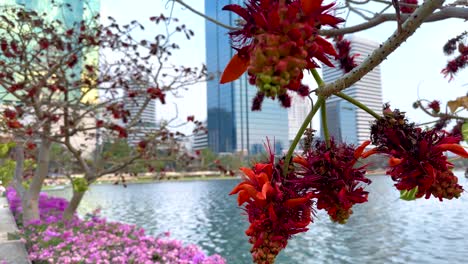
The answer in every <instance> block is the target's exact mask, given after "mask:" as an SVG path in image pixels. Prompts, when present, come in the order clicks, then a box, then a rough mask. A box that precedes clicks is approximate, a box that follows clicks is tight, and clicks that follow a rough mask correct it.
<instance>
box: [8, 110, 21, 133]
mask: <svg viewBox="0 0 468 264" xmlns="http://www.w3.org/2000/svg"><path fill="white" fill-rule="evenodd" d="M3 116H4V117H5V120H6V125H7V126H8V127H9V128H13V129H16V128H21V127H23V125H22V124H21V123H20V122H19V121H18V119H17V117H18V113H17V112H16V111H14V110H11V109H8V108H6V109H5V110H4V111H3Z"/></svg>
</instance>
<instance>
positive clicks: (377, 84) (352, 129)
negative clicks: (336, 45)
mask: <svg viewBox="0 0 468 264" xmlns="http://www.w3.org/2000/svg"><path fill="white" fill-rule="evenodd" d="M347 39H348V40H350V41H351V54H359V56H358V57H357V58H356V63H357V64H358V65H359V64H360V63H362V61H363V60H364V59H365V58H367V56H368V55H370V53H371V52H372V51H373V50H374V49H375V48H377V47H378V46H379V44H378V43H376V42H373V41H370V40H366V39H363V38H360V37H357V36H355V35H353V36H349V37H348V38H347ZM322 74H323V79H324V81H325V82H326V83H330V82H333V81H334V80H336V79H338V78H339V77H341V76H342V75H343V74H344V73H343V71H342V70H341V69H340V68H339V67H335V68H330V67H327V66H324V67H323V70H322ZM344 93H345V94H347V95H349V96H351V97H353V98H355V99H356V100H358V101H360V102H362V103H363V104H365V105H367V106H368V107H369V108H370V109H372V110H374V111H375V112H377V113H380V112H381V111H382V82H381V74H380V66H377V67H376V68H375V69H374V70H372V71H371V72H370V73H368V74H366V75H365V76H364V77H363V78H362V79H361V80H360V81H358V82H356V83H355V84H353V85H352V86H351V87H349V88H347V89H346V90H345V91H344ZM326 108H327V123H328V129H329V132H330V136H332V137H334V138H335V139H336V140H337V141H339V142H346V143H351V144H361V143H362V142H364V141H366V140H369V136H370V124H371V122H372V121H373V120H374V117H372V116H371V115H369V114H368V113H366V112H365V111H364V110H362V109H359V108H357V107H356V106H354V105H353V104H351V103H349V102H347V101H345V100H343V99H341V98H339V97H336V96H332V97H330V98H329V100H327V103H326ZM321 131H322V136H323V129H322V130H321Z"/></svg>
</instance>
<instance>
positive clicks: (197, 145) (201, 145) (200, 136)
mask: <svg viewBox="0 0 468 264" xmlns="http://www.w3.org/2000/svg"><path fill="white" fill-rule="evenodd" d="M203 126H204V127H206V121H205V122H203ZM206 148H208V131H206V130H204V129H201V130H199V131H197V132H195V133H194V134H193V141H192V150H202V149H206Z"/></svg>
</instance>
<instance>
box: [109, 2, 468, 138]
mask: <svg viewBox="0 0 468 264" xmlns="http://www.w3.org/2000/svg"><path fill="white" fill-rule="evenodd" d="M210 1H215V0H210ZM167 2H168V0H132V1H131V2H129V1H128V0H101V11H102V17H107V16H108V15H111V16H113V17H115V18H116V19H117V20H118V21H121V22H123V23H125V22H129V21H131V20H133V19H137V20H139V21H148V18H149V17H150V16H155V15H159V14H161V13H164V14H167V15H169V14H171V13H172V16H173V17H177V18H179V19H180V20H181V21H182V22H184V23H186V24H187V26H188V27H189V28H191V29H192V30H193V31H194V32H195V37H194V38H192V39H191V40H188V41H187V40H185V39H183V38H180V39H176V40H177V41H178V44H179V45H180V47H181V49H180V50H179V51H177V52H176V53H174V56H173V58H172V61H171V62H172V63H174V64H185V65H187V64H188V65H193V66H196V65H201V64H202V63H204V62H205V61H206V58H205V56H206V52H205V33H204V31H205V20H204V19H203V18H201V17H200V16H198V15H196V14H194V13H192V12H190V11H189V10H187V9H184V8H183V7H181V6H180V5H178V4H175V6H174V7H172V3H169V4H168V3H167ZM185 2H187V3H190V4H191V6H192V7H193V8H195V9H196V10H199V11H202V12H203V10H204V0H187V1H185ZM369 8H371V10H374V11H376V10H375V9H372V8H374V7H373V6H371V7H369ZM344 16H345V14H344V15H342V17H344ZM360 22H362V20H360V19H359V18H357V17H356V16H350V17H349V18H348V21H347V22H346V25H347V26H350V25H354V24H357V23H360ZM396 28H397V24H396V22H395V21H390V22H386V23H383V24H380V25H379V26H377V27H376V28H373V29H370V30H366V31H363V32H359V33H357V35H358V36H361V37H364V38H367V39H370V40H374V41H377V42H380V43H381V42H384V41H385V40H386V39H387V38H388V37H389V36H390V35H391V34H392V33H393V32H394V31H395V30H396ZM467 29H468V24H467V22H464V21H463V20H461V19H448V20H444V21H439V22H432V23H425V24H423V26H421V27H420V28H419V29H418V30H417V31H416V32H415V34H414V35H413V36H411V37H410V38H409V39H408V40H407V41H406V42H404V43H403V44H402V45H401V47H400V48H398V49H397V50H396V51H395V52H393V53H392V54H391V55H390V56H389V57H388V58H387V59H386V60H385V61H384V62H383V63H382V64H381V72H382V76H381V78H382V91H383V102H384V103H385V102H390V104H391V106H392V108H399V109H400V110H401V111H405V112H407V116H408V118H409V119H410V120H411V121H413V122H416V123H422V122H427V121H430V120H431V118H429V117H428V116H426V115H425V114H424V113H422V111H420V110H415V109H413V107H412V105H413V102H414V101H415V100H416V99H418V98H420V99H429V100H433V99H437V100H439V101H441V103H442V105H443V106H445V103H446V102H447V101H449V100H453V99H455V98H456V97H459V96H463V95H465V94H466V92H467V90H468V69H465V71H461V72H460V73H459V74H458V75H457V76H456V77H455V79H454V80H453V81H450V82H449V80H448V79H447V78H444V76H443V74H441V73H440V71H441V70H442V68H444V67H445V65H446V63H447V61H448V59H449V58H448V57H446V56H445V55H444V54H443V52H442V47H443V45H444V44H445V43H446V41H447V40H448V39H450V38H453V37H455V36H457V35H458V34H460V33H462V32H463V31H465V30H467ZM145 34H148V36H147V37H152V36H154V35H155V34H154V32H151V31H147V32H146V33H145ZM226 37H227V36H226ZM305 81H306V82H311V78H306V79H305ZM463 85H465V86H463ZM180 96H181V98H174V97H169V98H168V101H169V103H168V104H166V105H165V106H161V105H158V107H157V109H158V110H157V111H158V113H157V115H158V117H164V118H166V119H168V118H172V117H175V116H176V112H177V113H178V120H179V121H178V122H183V121H184V120H185V118H186V116H188V115H195V117H196V118H197V119H198V120H205V119H206V116H207V110H206V84H204V83H199V84H196V85H193V86H192V87H188V89H187V90H186V91H184V92H183V93H181V94H180ZM172 102H175V103H176V104H177V111H176V108H175V106H174V104H173V103H172ZM313 126H314V128H315V129H317V130H320V128H319V126H320V122H319V118H318V117H316V118H314V120H313ZM186 130H187V128H186Z"/></svg>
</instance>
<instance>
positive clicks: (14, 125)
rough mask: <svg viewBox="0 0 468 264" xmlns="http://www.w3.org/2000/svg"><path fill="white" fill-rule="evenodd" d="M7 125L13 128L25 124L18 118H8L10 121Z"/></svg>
mask: <svg viewBox="0 0 468 264" xmlns="http://www.w3.org/2000/svg"><path fill="white" fill-rule="evenodd" d="M7 126H8V127H9V128H13V129H16V128H21V127H23V125H22V124H21V123H20V122H19V121H18V120H16V119H14V120H8V121H7Z"/></svg>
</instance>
